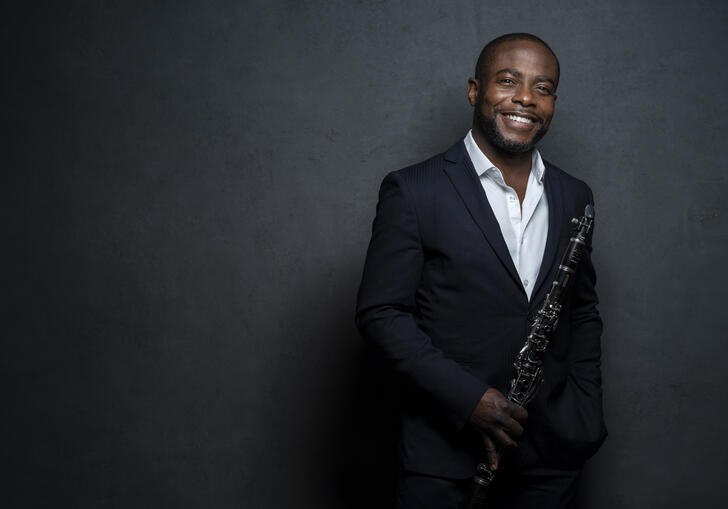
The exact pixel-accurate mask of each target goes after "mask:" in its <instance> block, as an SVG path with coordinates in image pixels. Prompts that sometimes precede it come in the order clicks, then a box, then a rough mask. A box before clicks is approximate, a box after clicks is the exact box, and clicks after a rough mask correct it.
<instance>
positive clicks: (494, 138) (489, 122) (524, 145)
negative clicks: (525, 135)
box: [475, 95, 547, 154]
mask: <svg viewBox="0 0 728 509" xmlns="http://www.w3.org/2000/svg"><path fill="white" fill-rule="evenodd" d="M481 103H482V98H481V97H480V95H478V100H477V101H476V103H475V121H476V122H477V125H478V127H479V128H480V132H481V133H483V136H485V139H486V140H487V141H488V142H489V143H490V144H491V145H493V146H494V147H497V148H499V149H501V150H503V151H504V152H507V153H509V154H523V153H526V152H530V151H531V150H532V149H533V147H534V146H535V145H536V143H538V141H539V140H540V139H541V138H543V136H544V134H546V131H547V129H544V127H543V124H541V125H540V126H539V128H538V131H536V134H534V135H533V138H531V140H530V141H527V142H518V141H513V140H509V139H508V138H506V137H505V136H503V133H502V132H501V131H500V129H498V126H497V125H496V122H495V114H494V115H493V117H492V118H489V117H486V116H485V115H483V110H482V108H481V107H480V106H481Z"/></svg>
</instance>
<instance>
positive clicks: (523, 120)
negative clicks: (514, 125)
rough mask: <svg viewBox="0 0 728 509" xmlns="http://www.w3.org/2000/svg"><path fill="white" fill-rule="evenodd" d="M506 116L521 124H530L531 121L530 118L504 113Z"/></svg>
mask: <svg viewBox="0 0 728 509" xmlns="http://www.w3.org/2000/svg"><path fill="white" fill-rule="evenodd" d="M506 117H508V118H510V119H511V120H515V121H516V122H520V123H522V124H530V123H532V122H533V120H531V119H530V118H526V117H518V116H516V115H506Z"/></svg>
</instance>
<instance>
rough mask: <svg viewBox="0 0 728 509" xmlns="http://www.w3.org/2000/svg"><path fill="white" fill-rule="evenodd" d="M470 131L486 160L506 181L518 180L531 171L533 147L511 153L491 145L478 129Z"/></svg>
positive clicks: (525, 177) (526, 176)
mask: <svg viewBox="0 0 728 509" xmlns="http://www.w3.org/2000/svg"><path fill="white" fill-rule="evenodd" d="M472 133H473V140H474V141H475V144H476V145H478V148H479V149H480V150H481V151H482V152H483V153H484V154H485V156H486V157H487V158H488V160H489V161H490V162H491V163H493V164H494V165H495V166H496V167H497V168H498V169H499V170H500V171H501V173H502V174H503V178H504V179H505V180H506V182H508V181H509V180H516V181H520V180H523V179H527V178H528V175H529V174H530V173H531V157H532V155H533V149H531V150H529V151H528V152H524V153H522V154H511V153H510V152H505V151H504V150H502V149H500V148H498V147H495V146H493V145H492V144H491V143H489V142H488V140H486V139H485V137H484V136H483V134H482V133H481V132H480V131H479V130H477V129H475V128H473V129H472Z"/></svg>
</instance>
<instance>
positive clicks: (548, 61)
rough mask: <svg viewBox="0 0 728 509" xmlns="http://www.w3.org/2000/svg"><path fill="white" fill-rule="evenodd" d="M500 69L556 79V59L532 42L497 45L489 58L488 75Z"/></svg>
mask: <svg viewBox="0 0 728 509" xmlns="http://www.w3.org/2000/svg"><path fill="white" fill-rule="evenodd" d="M501 69H514V70H517V71H520V72H521V73H523V74H536V75H541V76H548V77H550V78H552V79H553V80H554V81H556V80H557V78H558V67H557V65H556V59H555V58H554V56H553V55H552V54H551V52H550V51H549V50H548V49H546V48H545V47H544V46H543V45H542V44H539V43H537V42H534V41H528V40H522V41H507V42H503V43H501V44H500V45H498V46H497V47H496V48H495V49H494V50H493V54H492V56H491V58H490V62H489V65H488V74H489V75H492V74H494V73H497V72H498V71H500V70H501Z"/></svg>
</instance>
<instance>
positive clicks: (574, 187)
mask: <svg viewBox="0 0 728 509" xmlns="http://www.w3.org/2000/svg"><path fill="white" fill-rule="evenodd" d="M543 162H544V165H545V166H546V173H549V172H550V173H551V175H552V176H554V177H556V178H557V179H558V180H559V181H560V182H561V183H562V185H563V187H564V190H565V191H566V192H567V193H569V194H572V193H576V194H579V195H581V194H584V195H586V196H587V197H588V198H589V201H591V196H592V190H591V188H590V187H589V185H588V184H587V183H586V182H584V181H583V180H581V179H579V178H577V177H575V176H573V175H572V174H570V173H568V172H566V171H564V170H562V169H561V168H559V167H558V166H556V165H555V164H553V163H552V162H550V161H547V160H546V159H544V160H543Z"/></svg>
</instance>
